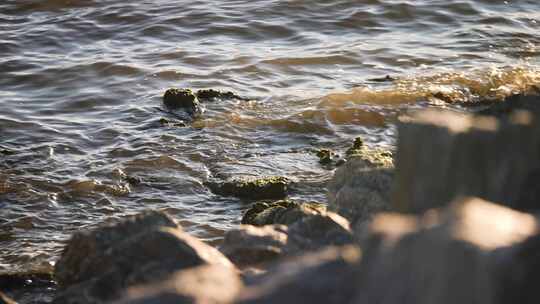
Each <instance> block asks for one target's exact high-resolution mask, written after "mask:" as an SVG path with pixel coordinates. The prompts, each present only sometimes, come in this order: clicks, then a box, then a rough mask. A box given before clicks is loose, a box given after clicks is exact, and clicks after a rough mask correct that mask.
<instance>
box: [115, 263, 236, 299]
mask: <svg viewBox="0 0 540 304" xmlns="http://www.w3.org/2000/svg"><path fill="white" fill-rule="evenodd" d="M242 287H243V284H242V282H241V280H240V277H239V275H238V273H237V272H236V271H235V270H233V269H231V268H227V267H222V266H217V265H203V266H198V267H194V268H189V269H185V270H180V271H178V272H175V273H174V274H173V275H171V276H170V277H169V278H168V279H167V280H165V281H161V282H158V283H155V284H151V285H144V286H136V287H132V288H130V289H129V290H128V291H127V294H126V296H125V297H124V299H123V300H121V301H118V302H115V303H117V304H128V303H129V304H182V303H186V304H187V303H215V304H218V303H232V302H233V300H234V299H235V298H236V297H237V296H238V294H239V293H240V290H241V289H242Z"/></svg>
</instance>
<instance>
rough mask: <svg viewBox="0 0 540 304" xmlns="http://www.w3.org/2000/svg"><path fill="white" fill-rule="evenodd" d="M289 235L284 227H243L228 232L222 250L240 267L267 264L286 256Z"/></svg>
mask: <svg viewBox="0 0 540 304" xmlns="http://www.w3.org/2000/svg"><path fill="white" fill-rule="evenodd" d="M287 233H288V229H287V227H286V226H284V225H267V226H263V227H255V226H251V225H241V226H240V227H238V228H236V229H232V230H229V231H227V233H226V234H225V238H224V240H223V245H222V246H221V248H220V249H221V252H222V253H223V254H225V255H226V256H227V257H228V258H229V259H230V260H231V261H232V262H233V263H234V264H235V265H237V266H240V267H244V266H247V265H257V264H262V263H267V262H269V261H273V260H275V259H276V258H278V257H280V256H282V255H283V254H285V252H286V251H287V248H286V247H287V239H288V235H287Z"/></svg>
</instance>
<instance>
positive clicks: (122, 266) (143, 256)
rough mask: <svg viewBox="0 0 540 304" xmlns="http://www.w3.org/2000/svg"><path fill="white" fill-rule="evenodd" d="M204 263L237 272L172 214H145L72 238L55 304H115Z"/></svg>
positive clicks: (62, 264)
mask: <svg viewBox="0 0 540 304" xmlns="http://www.w3.org/2000/svg"><path fill="white" fill-rule="evenodd" d="M204 264H218V265H221V266H223V267H231V268H232V267H233V266H232V264H231V263H230V262H229V260H228V259H227V258H225V257H224V256H223V255H222V254H221V253H220V252H219V251H217V250H216V249H214V248H212V247H210V246H208V245H206V244H205V243H203V242H201V241H199V240H197V239H196V238H193V237H191V236H189V235H188V234H187V233H185V232H183V231H182V229H181V228H180V227H179V226H178V225H177V224H176V222H175V221H174V220H172V219H171V218H170V217H169V216H168V215H166V214H164V213H161V212H157V211H149V212H145V213H142V214H139V215H135V216H130V217H126V218H124V219H123V220H121V221H119V222H116V223H114V224H107V225H104V226H101V227H98V228H97V229H94V230H91V231H82V232H77V233H75V234H74V235H73V236H72V238H71V240H70V241H69V242H68V244H67V246H66V248H65V249H64V252H63V253H62V256H61V258H60V260H59V261H58V262H57V264H56V266H55V277H56V279H57V281H58V283H59V284H60V287H61V289H62V292H61V293H60V294H59V296H58V297H57V299H56V302H55V303H72V302H73V301H74V302H80V303H87V302H91V303H101V302H105V301H111V300H114V299H117V298H118V297H119V296H120V295H121V293H122V292H123V290H124V289H125V288H127V287H129V286H134V285H138V284H143V283H151V282H155V281H158V280H162V279H164V278H165V277H167V276H168V275H170V274H171V273H173V272H174V271H177V270H181V269H186V268H189V267H195V266H199V265H204Z"/></svg>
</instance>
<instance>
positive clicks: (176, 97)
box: [163, 88, 202, 114]
mask: <svg viewBox="0 0 540 304" xmlns="http://www.w3.org/2000/svg"><path fill="white" fill-rule="evenodd" d="M163 104H165V106H167V107H168V108H170V109H183V110H185V111H186V112H188V113H190V114H196V113H200V112H202V109H201V106H200V103H199V99H198V98H197V95H195V94H194V93H193V91H191V90H190V89H177V88H171V89H168V90H167V91H166V92H165V94H164V95H163Z"/></svg>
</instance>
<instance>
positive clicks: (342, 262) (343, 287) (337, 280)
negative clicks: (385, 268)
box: [237, 246, 361, 304]
mask: <svg viewBox="0 0 540 304" xmlns="http://www.w3.org/2000/svg"><path fill="white" fill-rule="evenodd" d="M360 257H361V253H360V250H359V249H358V248H357V247H354V246H345V247H330V248H327V249H325V250H323V251H320V252H316V253H311V254H307V255H304V256H302V257H298V258H294V259H291V260H286V261H284V262H281V263H279V264H277V265H275V266H274V267H273V268H272V269H270V270H269V271H268V273H267V274H265V275H262V276H260V277H257V278H256V279H254V280H253V281H252V282H250V283H251V285H250V287H249V288H246V289H245V290H244V291H242V293H241V295H240V297H239V300H238V301H237V303H242V304H247V303H283V304H285V303H294V304H296V303H325V304H329V303H347V302H349V301H350V299H351V298H353V296H354V294H355V291H356V286H355V283H354V278H355V277H356V271H357V269H358V267H357V264H358V262H359V261H360Z"/></svg>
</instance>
